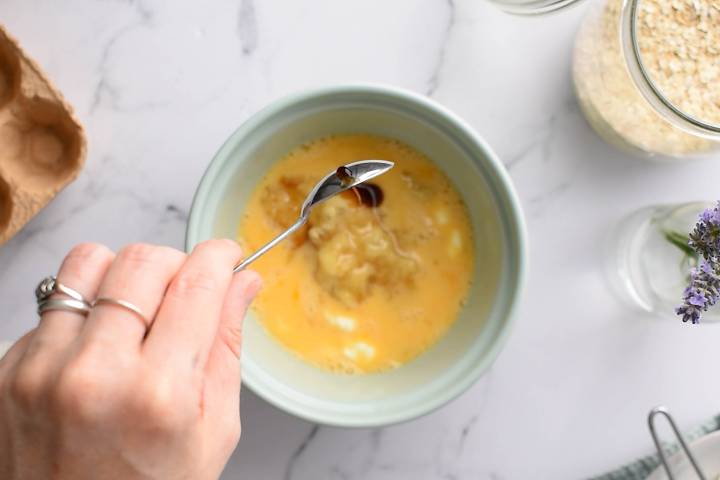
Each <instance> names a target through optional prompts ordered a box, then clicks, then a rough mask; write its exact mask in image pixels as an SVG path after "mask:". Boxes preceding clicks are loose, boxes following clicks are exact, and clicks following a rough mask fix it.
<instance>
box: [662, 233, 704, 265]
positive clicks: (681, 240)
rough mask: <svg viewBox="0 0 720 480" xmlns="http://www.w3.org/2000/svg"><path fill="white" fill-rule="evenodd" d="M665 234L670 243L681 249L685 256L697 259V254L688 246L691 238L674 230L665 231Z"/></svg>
mask: <svg viewBox="0 0 720 480" xmlns="http://www.w3.org/2000/svg"><path fill="white" fill-rule="evenodd" d="M663 234H664V235H665V239H666V240H667V241H668V242H670V243H671V244H673V245H675V246H676V247H677V248H679V249H680V250H681V251H682V252H683V253H685V255H687V256H688V257H691V258H695V259H697V253H695V250H693V249H692V248H690V245H688V242H689V240H690V238H689V237H688V236H687V235H684V234H682V233H680V232H676V231H672V230H665V231H663Z"/></svg>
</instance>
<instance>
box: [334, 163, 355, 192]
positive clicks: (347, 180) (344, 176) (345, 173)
mask: <svg viewBox="0 0 720 480" xmlns="http://www.w3.org/2000/svg"><path fill="white" fill-rule="evenodd" d="M335 175H337V177H338V178H339V179H340V182H342V185H343V187H347V186H348V185H350V184H351V183H352V182H354V181H355V177H353V174H352V172H351V171H350V169H349V168H347V167H346V166H345V165H343V166H341V167H338V169H337V170H335Z"/></svg>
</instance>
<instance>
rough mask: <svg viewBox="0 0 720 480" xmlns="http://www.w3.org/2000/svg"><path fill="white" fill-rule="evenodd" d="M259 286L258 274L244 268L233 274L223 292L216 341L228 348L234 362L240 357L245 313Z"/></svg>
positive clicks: (260, 281)
mask: <svg viewBox="0 0 720 480" xmlns="http://www.w3.org/2000/svg"><path fill="white" fill-rule="evenodd" d="M261 287H262V279H261V278H260V275H258V274H257V273H256V272H254V271H252V270H245V271H242V272H239V273H236V274H235V276H234V277H233V279H232V281H231V282H230V287H229V288H228V291H227V293H226V294H225V302H224V304H223V308H222V313H221V317H220V323H219V325H218V334H217V341H218V342H219V343H220V344H221V345H222V346H223V347H225V348H227V349H228V350H230V352H231V353H232V355H233V358H232V360H233V361H235V362H237V360H238V359H239V358H240V351H241V348H242V329H243V328H242V327H243V321H244V319H245V313H246V311H247V309H248V307H249V306H250V304H251V303H252V301H253V300H254V299H255V297H256V296H257V294H258V292H259V291H260V288H261ZM216 346H217V342H216Z"/></svg>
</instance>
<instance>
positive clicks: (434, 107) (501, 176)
mask: <svg viewBox="0 0 720 480" xmlns="http://www.w3.org/2000/svg"><path fill="white" fill-rule="evenodd" d="M358 94H361V95H362V94H367V95H374V96H386V97H388V98H391V99H394V100H396V101H400V102H408V103H409V104H414V105H415V106H417V107H420V108H422V109H425V110H426V111H428V112H429V113H430V114H431V115H434V116H436V117H437V118H438V119H439V120H440V121H441V122H442V123H445V124H447V125H449V126H450V127H452V128H455V129H457V130H458V131H459V132H460V134H461V135H462V136H464V137H465V139H466V140H467V141H469V143H470V145H471V146H472V147H473V148H474V149H476V150H477V151H479V152H481V155H482V156H484V157H485V159H486V160H487V166H488V167H490V170H491V173H492V174H494V175H495V177H496V179H497V180H498V183H499V185H497V187H496V188H495V190H496V192H498V193H499V194H500V195H499V196H498V195H497V193H495V194H493V197H494V198H495V200H496V201H497V202H499V205H501V206H502V205H503V204H505V208H506V210H507V212H509V213H510V215H508V216H507V218H506V219H504V222H503V223H505V229H506V231H508V232H511V233H512V232H514V233H515V238H514V242H513V243H514V245H511V247H514V248H511V251H510V252H509V254H510V255H511V256H514V259H515V261H514V266H515V269H514V271H512V272H510V273H511V277H510V278H511V279H512V277H513V276H514V277H515V281H514V282H512V280H511V282H512V284H513V287H514V288H513V291H512V292H510V293H509V294H508V296H509V301H508V302H507V308H506V311H505V312H503V313H504V315H502V316H503V317H504V318H503V321H502V324H501V325H500V326H499V328H498V330H497V334H496V336H495V338H494V340H493V341H492V342H491V343H490V345H489V347H488V348H487V350H485V353H484V355H483V359H482V360H481V361H479V362H477V364H476V365H473V366H472V367H471V368H470V369H468V370H467V371H466V373H465V374H464V375H463V376H462V377H461V379H460V380H459V381H457V382H455V383H454V384H453V385H452V386H451V387H450V388H448V389H446V390H444V391H443V393H442V394H440V395H435V396H434V397H432V398H431V399H430V400H428V401H425V402H423V403H421V404H420V406H419V407H409V408H407V409H406V411H404V412H400V413H396V414H393V415H389V416H388V415H386V414H382V413H379V412H377V413H373V414H372V415H365V416H363V417H358V418H348V417H347V416H346V415H345V416H344V415H343V414H336V413H335V412H331V413H329V414H325V413H322V414H320V413H317V412H315V413H313V412H308V411H306V409H305V408H304V406H303V405H301V404H298V403H295V402H286V401H283V400H281V399H278V398H275V397H274V394H273V389H272V388H267V389H266V388H264V387H263V386H261V385H258V384H256V382H255V380H254V378H252V377H251V376H249V375H248V374H247V371H246V370H243V384H245V385H247V386H248V387H249V388H250V390H252V391H253V392H254V393H255V394H257V395H258V396H259V397H261V398H262V399H263V400H265V401H266V402H268V403H270V404H271V405H273V406H274V407H276V408H278V409H280V410H282V411H284V412H286V413H289V414H291V415H294V416H296V417H299V418H302V419H304V420H307V421H310V422H313V423H320V424H323V425H329V426H336V427H353V428H369V427H380V426H387V425H392V424H397V423H403V422H407V421H410V420H413V419H416V418H419V417H422V416H425V415H427V414H429V413H431V412H433V411H435V410H437V409H439V408H440V407H442V406H444V405H445V404H447V403H449V402H451V401H452V400H454V399H456V398H457V397H459V396H460V395H461V394H463V393H464V392H466V391H467V390H468V389H469V388H470V387H471V386H472V385H473V384H475V382H477V381H478V380H479V379H480V377H481V376H482V375H483V374H484V373H485V372H486V371H487V370H488V369H489V368H490V367H491V366H492V364H493V363H494V361H495V360H496V359H497V357H498V355H499V354H500V352H501V351H502V349H503V348H504V346H505V343H506V342H507V340H508V338H509V335H510V333H511V331H512V327H513V325H514V324H515V321H516V316H517V311H518V308H519V303H520V299H521V298H522V294H523V291H524V289H525V284H526V278H527V268H528V241H527V229H526V225H525V220H524V218H525V217H524V215H523V210H522V206H521V203H520V200H519V197H518V195H517V192H516V191H515V187H514V186H513V184H512V181H511V179H510V175H509V173H508V172H507V170H506V168H505V166H504V164H503V163H502V162H501V161H500V159H499V157H498V156H497V155H496V154H495V152H494V151H493V150H492V148H491V147H490V146H489V144H488V143H487V142H486V141H485V140H484V139H483V138H482V137H481V136H480V135H479V134H477V133H476V132H475V131H474V130H473V128H472V127H471V126H470V125H469V124H467V123H466V122H465V121H464V120H463V119H461V118H460V117H459V116H457V115H456V114H455V113H453V112H451V111H450V110H449V109H447V108H446V107H444V106H442V105H440V104H439V103H437V102H436V101H434V100H432V99H430V98H428V97H426V96H424V95H421V94H418V93H415V92H412V91H409V90H406V89H403V88H399V87H394V86H389V85H383V84H374V83H351V84H342V85H334V86H326V87H318V88H310V89H304V90H301V91H299V92H295V93H291V94H289V95H285V96H282V97H280V98H278V99H275V100H274V101H272V102H270V103H269V104H268V105H267V106H265V107H264V108H262V109H260V110H258V111H256V112H255V113H253V114H251V115H250V116H249V117H248V118H247V119H246V120H245V121H244V122H243V123H242V124H241V125H240V126H239V127H238V128H237V129H236V130H235V131H234V132H233V133H232V134H231V135H230V136H229V137H228V138H227V140H225V142H224V143H223V144H222V146H221V147H220V149H219V150H218V151H217V152H216V153H215V155H214V156H213V158H212V160H211V161H210V163H209V165H208V167H207V168H206V170H205V172H204V173H203V175H202V177H201V179H200V182H199V183H198V187H197V189H196V191H195V194H194V195H193V199H192V203H191V207H190V213H189V216H188V222H187V228H186V233H185V250H186V251H190V250H191V248H192V247H193V246H194V245H195V244H196V243H197V242H198V241H200V239H198V238H196V237H197V231H198V229H199V224H200V221H201V213H200V212H201V211H202V208H200V207H199V205H201V204H202V203H204V202H205V201H207V199H208V198H209V193H210V192H209V190H210V189H211V185H212V183H213V182H214V180H215V178H216V177H217V174H218V172H219V171H220V170H221V168H222V167H223V166H224V164H225V163H226V162H227V161H228V159H229V158H230V155H229V154H230V153H231V152H232V150H233V149H234V148H235V146H236V145H237V144H239V143H240V142H241V141H242V139H243V138H244V137H245V136H246V135H247V134H248V133H250V132H252V131H253V130H255V129H256V128H258V127H260V126H261V125H263V124H264V123H265V122H266V121H267V120H268V119H270V118H272V117H273V116H275V115H277V114H278V113H280V112H282V111H284V110H286V109H288V108H290V107H292V106H294V105H296V104H301V103H303V102H306V101H310V100H313V99H317V98H320V97H337V96H342V95H350V96H355V95H358ZM473 161H474V162H475V161H476V160H474V158H473Z"/></svg>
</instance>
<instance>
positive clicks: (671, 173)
mask: <svg viewBox="0 0 720 480" xmlns="http://www.w3.org/2000/svg"><path fill="white" fill-rule="evenodd" d="M586 9H587V5H580V6H578V7H576V8H574V9H571V10H568V11H565V12H560V13H558V14H555V15H551V16H547V17H539V18H518V17H512V16H509V15H506V14H503V13H502V12H500V11H498V10H497V9H496V8H495V7H493V6H491V5H490V4H489V3H488V2H485V1H483V0H393V1H392V2H388V1H384V0H345V1H343V2H337V1H336V0H306V1H303V2H290V1H287V0H263V1H262V2H260V1H258V0H216V1H214V2H193V1H191V0H178V1H174V2H164V1H162V0H68V1H66V2H62V3H60V2H54V1H52V0H36V1H34V2H26V1H24V0H2V1H0V18H2V22H3V24H4V25H5V27H7V28H8V30H9V31H10V32H11V33H12V34H13V35H14V36H16V37H18V38H19V39H20V41H21V42H22V43H23V45H24V46H25V48H26V49H27V50H28V51H29V52H30V54H31V55H32V56H33V57H35V58H36V59H37V60H38V61H39V63H40V64H41V65H43V67H44V68H45V69H46V70H47V72H48V74H49V75H50V76H51V77H52V78H53V80H54V81H55V82H56V83H57V84H58V86H59V87H60V89H61V90H62V91H63V93H64V94H65V96H66V97H67V98H68V100H69V101H70V102H71V103H72V104H73V105H74V106H75V109H76V111H77V114H78V116H79V117H80V119H81V121H82V122H83V123H84V125H85V126H86V128H87V132H88V138H89V150H88V152H89V153H88V160H87V165H86V167H85V169H84V170H83V172H82V173H81V175H80V177H79V178H78V179H77V180H76V181H75V182H74V183H73V184H72V185H70V186H69V187H68V188H67V189H65V190H64V191H63V192H61V193H60V195H58V197H57V198H56V199H55V200H54V201H53V202H51V203H50V204H49V205H48V206H47V207H46V208H45V209H44V210H43V211H42V212H41V213H40V214H39V215H38V216H37V217H36V218H35V219H33V220H32V221H31V222H30V223H29V224H28V225H27V226H26V228H25V229H23V230H22V231H21V232H20V233H19V234H18V235H17V236H16V237H15V238H14V239H12V240H11V241H10V242H9V243H8V244H6V245H4V246H3V247H1V248H0V272H1V273H0V312H2V316H1V317H0V341H2V340H12V339H16V338H18V337H19V336H20V335H21V334H22V333H23V332H25V331H27V330H28V329H29V328H32V326H33V325H35V323H36V317H35V312H34V303H33V296H32V291H33V288H34V286H35V284H36V282H37V281H38V279H40V278H42V277H44V276H45V275H47V274H49V273H52V271H53V270H54V269H55V268H57V265H58V264H59V262H60V261H61V260H62V257H63V255H64V253H65V252H66V251H67V250H68V249H69V248H70V247H71V246H72V245H74V244H75V243H78V242H81V241H98V242H103V243H106V244H108V245H109V246H110V247H111V248H114V249H118V248H120V247H121V246H122V245H123V244H126V243H130V242H137V241H146V242H155V243H163V244H168V245H171V246H174V247H178V248H182V246H183V237H184V230H185V224H186V222H187V216H188V211H189V208H190V204H191V201H192V195H193V193H194V190H195V187H196V185H197V182H198V181H199V178H200V176H201V175H202V173H203V171H204V170H205V168H206V166H207V163H208V162H209V161H210V159H211V158H212V156H213V154H214V153H215V151H216V150H217V149H218V148H219V146H220V145H221V144H222V142H223V141H224V140H225V139H226V138H227V137H228V135H230V133H231V132H232V131H233V130H234V129H235V128H236V127H237V126H238V125H239V124H240V123H241V122H242V121H243V120H245V119H246V118H248V116H250V115H251V114H252V113H253V112H254V111H256V110H257V109H259V108H262V107H263V106H264V105H266V104H267V103H268V102H269V101H272V100H274V99H276V98H279V97H281V96H283V95H285V94H287V93H290V92H293V91H297V90H300V89H303V88H308V87H317V86H323V85H328V84H335V83H349V82H380V83H387V84H392V85H396V86H399V87H403V88H407V89H410V90H413V91H415V92H419V93H423V94H426V95H430V96H432V97H433V98H434V99H436V100H437V101H439V102H440V103H442V104H443V105H445V106H446V107H448V108H450V109H451V110H453V111H454V112H456V113H457V114H458V115H459V116H461V117H462V118H464V119H465V120H466V121H467V122H468V123H469V124H470V125H471V126H472V127H473V128H474V129H476V130H477V131H478V132H480V133H481V135H483V136H484V137H485V139H486V140H487V141H488V143H489V144H490V145H491V146H492V147H493V149H494V150H495V151H496V153H497V154H498V156H499V157H500V159H501V160H502V161H503V162H504V163H505V165H506V166H507V168H508V170H509V172H510V176H511V177H512V179H513V181H514V183H515V185H516V187H517V191H518V194H519V197H520V199H521V202H522V205H523V208H524V210H525V212H526V217H527V223H528V230H529V234H530V239H531V242H530V258H531V268H530V271H529V278H528V288H527V292H526V295H525V298H524V301H523V304H522V307H521V309H520V312H519V315H518V318H517V320H516V323H515V326H514V329H513V332H512V335H511V337H510V339H509V341H508V343H507V345H506V347H505V349H504V351H503V353H502V354H501V355H500V357H499V358H498V360H497V361H496V363H495V364H494V366H493V367H492V369H491V371H490V372H489V373H488V374H486V375H485V376H484V377H483V378H482V379H480V381H478V382H477V384H476V385H474V386H473V387H472V388H471V389H470V390H469V391H468V392H467V393H466V394H464V395H462V396H461V397H460V398H458V399H457V400H455V401H453V402H451V403H450V404H449V405H446V406H444V407H442V408H440V409H439V410H438V411H436V412H433V413H431V414H430V415H428V416H426V417H424V418H421V419H418V420H415V421H412V422H409V423H405V424H400V425H393V426H389V427H386V428H382V429H365V430H343V429H337V428H332V427H324V426H323V427H321V426H317V425H311V424H309V423H307V422H305V421H302V420H299V419H296V418H294V417H291V416H289V415H286V414H284V413H282V412H280V411H278V410H276V409H275V408H273V407H272V406H270V405H269V404H267V403H266V402H264V401H262V400H261V399H260V398H258V397H257V396H255V395H253V394H252V393H251V392H249V391H248V390H245V391H244V392H243V394H242V401H241V404H242V407H241V408H242V418H243V438H242V440H241V443H240V446H239V448H238V449H237V450H236V452H235V453H234V455H233V456H232V458H231V459H230V462H229V464H228V467H227V469H226V471H225V473H224V474H223V477H222V478H223V479H227V480H231V479H232V480H234V479H251V480H265V479H268V480H274V479H286V480H361V479H362V480H403V479H408V480H438V479H442V480H526V479H530V478H533V479H535V478H541V479H546V478H547V479H550V478H552V479H558V478H568V479H570V478H587V477H589V476H591V475H593V474H597V473H600V472H603V471H605V470H607V469H610V468H613V467H614V466H617V465H619V464H621V463H623V462H626V461H629V460H630V459H631V458H632V457H634V456H637V455H641V454H645V453H647V452H648V451H649V450H650V449H651V448H652V446H651V442H650V438H649V436H648V434H647V432H646V430H645V423H644V416H645V414H646V413H647V411H648V410H649V409H650V408H651V407H652V406H654V405H656V404H659V403H664V404H667V405H668V406H669V407H670V408H672V410H673V412H674V413H675V416H676V418H678V420H679V421H680V422H681V423H683V424H686V425H691V424H693V423H696V422H700V421H702V420H704V419H705V418H706V417H708V416H710V415H712V414H716V413H717V410H718V404H717V398H719V397H720V384H716V383H714V382H711V381H708V379H712V378H715V377H716V376H717V370H716V367H715V366H716V365H718V364H720V349H718V348H717V345H718V344H720V328H712V327H713V326H703V328H701V329H692V328H687V326H683V325H680V324H679V323H678V322H672V321H667V320H660V319H656V318H652V317H646V316H643V315H639V314H636V313H633V312H631V311H629V310H628V309H626V308H625V307H624V306H622V305H621V304H619V303H618V302H617V301H616V300H615V299H614V298H613V297H612V296H611V294H610V293H609V291H608V289H607V288H606V286H605V284H604V279H603V276H602V269H603V266H604V260H603V258H604V257H603V254H602V242H603V238H604V236H606V235H607V234H608V232H609V231H610V230H611V228H612V226H613V225H614V224H615V222H616V221H617V220H618V219H619V218H620V217H621V216H623V215H624V214H626V213H628V212H629V211H631V210H633V209H635V208H639V207H642V206H645V205H648V204H656V203H665V202H680V201H686V200H691V199H697V198H707V199H713V198H716V197H717V195H718V193H717V181H716V179H717V176H718V175H719V174H720V162H717V161H713V160H709V161H706V162H703V163H700V164H684V163H679V164H677V163H676V164H666V165H658V164H651V163H645V162H641V161H638V160H636V159H633V158H630V157H629V156H628V155H626V154H624V153H622V152H618V151H616V150H614V149H613V148H612V147H610V146H608V145H607V144H605V143H604V142H603V141H602V140H600V139H599V138H598V137H597V135H595V134H594V133H593V132H592V131H591V130H590V128H589V127H588V126H587V124H586V123H585V121H584V119H583V117H582V114H581V113H580V110H579V108H578V106H577V103H576V101H575V99H574V96H573V93H572V83H571V76H570V58H571V55H572V42H573V37H574V34H575V32H576V30H577V28H578V25H579V22H580V20H581V18H582V16H583V14H584V12H585V10H586ZM715 160H718V159H715ZM699 173H702V174H699ZM705 327H708V328H705Z"/></svg>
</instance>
